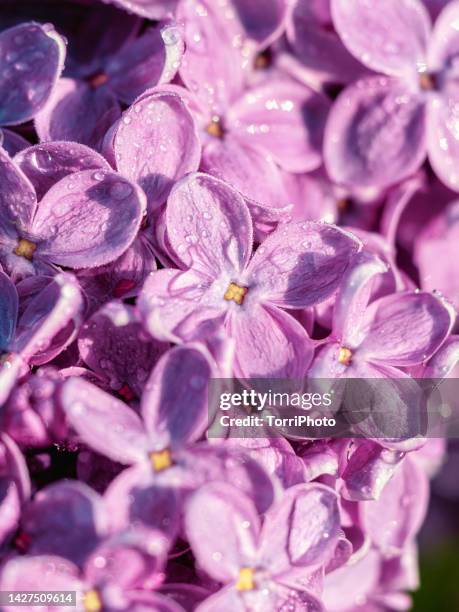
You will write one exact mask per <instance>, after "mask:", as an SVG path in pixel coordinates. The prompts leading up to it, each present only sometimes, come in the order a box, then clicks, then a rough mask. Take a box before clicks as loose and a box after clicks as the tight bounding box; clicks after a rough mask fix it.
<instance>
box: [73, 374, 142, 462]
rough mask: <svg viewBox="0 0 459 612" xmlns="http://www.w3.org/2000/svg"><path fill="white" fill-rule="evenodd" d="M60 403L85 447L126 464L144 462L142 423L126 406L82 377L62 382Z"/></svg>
mask: <svg viewBox="0 0 459 612" xmlns="http://www.w3.org/2000/svg"><path fill="white" fill-rule="evenodd" d="M61 402H62V407H63V409H64V410H65V413H66V415H67V419H68V421H69V423H70V425H71V426H72V427H73V428H74V429H75V431H76V432H77V433H78V435H79V436H80V437H81V439H82V440H83V441H84V442H85V443H86V444H88V446H90V447H91V448H93V449H94V450H96V451H97V452H100V453H101V454H102V455H106V456H107V457H109V458H110V459H112V460H113V461H118V462H119V463H123V464H127V465H129V464H132V463H136V462H138V461H142V460H143V459H146V457H147V439H146V436H145V431H144V427H143V424H142V421H141V420H140V419H139V417H138V416H137V414H136V413H135V412H134V411H133V410H131V408H129V407H128V406H126V404H123V403H122V402H120V401H119V400H117V399H116V398H114V397H112V396H111V395H108V393H105V392H104V391H102V390H100V389H98V388H97V387H96V386H94V385H92V384H91V383H88V382H86V381H85V380H82V379H81V378H69V379H68V380H67V381H66V382H65V383H64V385H63V387H62V392H61Z"/></svg>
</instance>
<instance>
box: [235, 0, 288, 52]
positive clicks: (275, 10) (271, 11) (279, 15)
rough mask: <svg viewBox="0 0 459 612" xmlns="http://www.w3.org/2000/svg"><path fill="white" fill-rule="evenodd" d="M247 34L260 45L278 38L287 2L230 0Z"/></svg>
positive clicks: (283, 24)
mask: <svg viewBox="0 0 459 612" xmlns="http://www.w3.org/2000/svg"><path fill="white" fill-rule="evenodd" d="M231 4H232V6H233V7H234V10H235V11H236V13H237V16H238V18H239V20H240V22H241V25H242V27H243V28H244V31H245V32H246V34H247V36H248V37H249V38H251V39H253V40H256V41H257V43H259V44H260V46H263V47H264V46H267V45H269V44H271V43H272V42H273V41H274V40H275V39H276V38H278V37H279V36H280V35H281V33H282V30H283V29H284V27H285V21H286V17H287V9H288V2H286V1H285V0H266V1H265V2H263V3H262V4H260V2H257V0H232V2H231Z"/></svg>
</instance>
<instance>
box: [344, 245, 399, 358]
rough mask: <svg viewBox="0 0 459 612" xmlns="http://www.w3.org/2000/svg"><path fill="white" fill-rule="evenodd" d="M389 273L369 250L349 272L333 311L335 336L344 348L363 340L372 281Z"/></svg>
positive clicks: (357, 258)
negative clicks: (363, 319)
mask: <svg viewBox="0 0 459 612" xmlns="http://www.w3.org/2000/svg"><path fill="white" fill-rule="evenodd" d="M386 271H387V267H386V265H385V264H384V263H383V262H382V261H381V260H380V259H379V258H378V257H376V256H374V255H372V254H370V253H368V252H367V251H363V252H362V253H359V254H358V255H357V257H356V259H355V261H354V262H353V263H352V264H351V265H350V266H349V268H348V269H347V270H346V272H345V274H344V276H343V280H342V285H341V288H340V290H339V292H338V294H337V296H336V301H335V307H334V311H333V333H334V335H335V336H336V338H337V339H339V340H340V341H341V343H342V345H343V346H346V347H348V348H352V347H355V346H358V345H359V344H360V342H361V341H362V340H363V337H362V329H361V323H362V317H363V314H364V312H365V309H366V308H367V306H368V302H369V300H370V297H371V293H372V290H373V286H374V285H373V279H374V278H375V276H378V275H380V274H384V272H386Z"/></svg>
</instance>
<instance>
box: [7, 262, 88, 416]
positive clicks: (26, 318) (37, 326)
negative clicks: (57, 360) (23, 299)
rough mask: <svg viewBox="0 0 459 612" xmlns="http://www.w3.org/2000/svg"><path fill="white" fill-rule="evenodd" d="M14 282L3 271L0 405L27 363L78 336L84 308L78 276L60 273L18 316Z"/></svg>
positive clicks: (42, 359)
mask: <svg viewBox="0 0 459 612" xmlns="http://www.w3.org/2000/svg"><path fill="white" fill-rule="evenodd" d="M18 309H19V301H18V294H17V291H16V288H15V286H14V284H13V283H12V282H11V280H10V279H9V278H8V276H7V275H6V274H5V273H4V272H0V313H1V319H0V355H1V362H0V406H2V405H3V403H4V401H5V400H6V399H7V397H8V394H9V392H10V390H11V388H12V385H13V384H14V382H15V380H16V379H17V378H18V377H19V375H20V373H21V371H22V369H23V367H24V365H25V364H27V363H32V364H42V363H46V362H47V361H50V360H51V359H53V358H54V357H55V356H56V355H58V354H59V353H60V352H61V351H62V350H63V349H64V348H65V347H66V346H67V344H69V343H70V342H71V341H72V340H73V338H74V337H75V330H76V327H77V326H78V323H79V320H80V317H81V316H82V310H83V298H82V296H81V292H80V290H79V287H78V283H77V281H76V279H75V278H74V277H73V276H72V275H70V274H66V273H62V274H58V275H57V276H55V277H54V279H53V280H52V281H51V282H50V283H49V284H48V285H47V286H45V288H44V289H43V290H42V291H40V292H39V293H38V294H37V295H36V296H35V297H34V298H33V299H31V300H30V301H29V304H28V305H27V307H26V308H25V310H24V312H23V313H22V314H21V316H19V317H18Z"/></svg>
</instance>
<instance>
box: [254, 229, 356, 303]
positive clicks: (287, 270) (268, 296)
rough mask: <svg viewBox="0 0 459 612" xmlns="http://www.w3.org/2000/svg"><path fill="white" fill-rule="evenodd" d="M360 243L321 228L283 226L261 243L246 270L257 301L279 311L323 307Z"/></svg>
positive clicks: (349, 235)
mask: <svg viewBox="0 0 459 612" xmlns="http://www.w3.org/2000/svg"><path fill="white" fill-rule="evenodd" d="M359 249H360V242H359V241H358V240H357V239H356V238H354V237H353V236H352V234H350V233H347V232H345V231H343V230H341V229H339V228H337V227H336V226H332V225H328V224H326V223H316V222H305V223H289V224H286V225H283V226H280V227H279V228H278V229H277V230H276V231H275V232H274V233H272V234H271V235H270V236H268V238H266V240H265V241H264V242H263V243H262V244H261V246H260V247H258V249H257V250H256V252H255V255H254V256H253V258H252V261H251V262H250V264H249V266H248V268H247V276H248V278H249V282H253V284H254V285H255V291H256V292H257V298H258V299H259V300H263V301H264V302H270V303H274V304H276V305H277V306H281V307H283V308H306V307H309V306H313V305H314V304H318V303H319V302H323V301H324V300H325V299H326V298H327V297H329V296H330V295H331V294H332V293H333V292H334V291H336V289H337V288H338V287H339V284H340V282H341V280H342V278H343V274H344V272H345V270H346V268H347V267H348V265H349V262H350V261H351V259H352V257H353V256H354V255H355V254H356V253H357V252H358V251H359Z"/></svg>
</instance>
